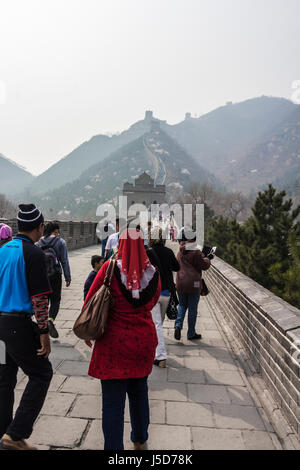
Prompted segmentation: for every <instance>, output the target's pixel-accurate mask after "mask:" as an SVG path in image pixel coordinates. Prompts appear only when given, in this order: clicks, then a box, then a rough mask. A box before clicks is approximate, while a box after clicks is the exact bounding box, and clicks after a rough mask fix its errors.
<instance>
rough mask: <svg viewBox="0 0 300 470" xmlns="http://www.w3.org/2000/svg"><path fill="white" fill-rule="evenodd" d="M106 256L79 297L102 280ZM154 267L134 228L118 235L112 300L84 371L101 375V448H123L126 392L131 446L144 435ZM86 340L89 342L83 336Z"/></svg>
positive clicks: (153, 342) (139, 444)
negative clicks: (113, 303)
mask: <svg viewBox="0 0 300 470" xmlns="http://www.w3.org/2000/svg"><path fill="white" fill-rule="evenodd" d="M108 264H109V261H107V262H106V263H105V264H104V265H103V266H102V268H101V269H100V271H99V272H98V274H97V276H96V278H95V280H94V282H93V284H92V286H91V288H90V290H89V292H88V295H87V297H86V300H85V303H86V302H88V301H89V299H90V298H91V297H92V296H93V295H94V294H95V292H96V291H97V290H98V289H99V288H100V287H101V285H102V284H103V280H104V277H105V273H106V270H107V267H108ZM160 291H161V288H160V279H159V273H158V271H157V270H156V268H155V267H154V266H152V265H151V263H150V261H149V258H148V257H147V254H146V251H145V248H144V244H143V239H142V234H141V232H140V231H137V230H135V229H128V230H126V231H124V232H123V233H122V235H121V237H120V242H119V249H118V257H117V262H116V267H115V271H114V275H113V277H112V283H111V293H112V295H113V297H114V300H115V305H114V307H113V309H112V311H111V314H110V316H109V319H108V322H107V326H106V329H105V333H104V335H103V337H102V338H101V340H99V341H96V342H95V345H94V350H93V354H92V359H91V363H90V367H89V375H90V376H92V377H95V378H97V379H100V380H101V385H102V405H103V407H102V428H103V434H104V439H105V445H104V449H105V450H123V449H124V444H123V432H124V408H125V401H126V393H127V394H128V398H129V408H130V419H131V427H132V432H131V440H132V442H133V443H134V449H136V450H140V449H143V448H144V445H145V442H146V441H147V439H148V426H149V401H148V385H147V379H148V375H150V373H151V371H152V367H153V361H154V357H155V349H156V346H157V335H156V330H155V326H154V324H153V321H152V315H151V310H152V308H153V306H154V305H155V304H156V303H157V301H158V298H159V295H160ZM87 344H88V345H89V346H91V343H90V342H87Z"/></svg>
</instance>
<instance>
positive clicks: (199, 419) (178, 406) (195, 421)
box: [167, 402, 214, 427]
mask: <svg viewBox="0 0 300 470" xmlns="http://www.w3.org/2000/svg"><path fill="white" fill-rule="evenodd" d="M167 423H168V424H175V425H186V426H206V427H214V421H213V414H212V408H211V406H210V405H207V404H202V403H184V402H172V403H171V402H167Z"/></svg>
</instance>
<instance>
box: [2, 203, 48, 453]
mask: <svg viewBox="0 0 300 470" xmlns="http://www.w3.org/2000/svg"><path fill="white" fill-rule="evenodd" d="M19 208H20V211H19V213H18V230H19V233H18V234H17V236H16V237H15V238H14V239H13V240H12V241H10V242H8V243H6V244H5V245H4V246H3V247H2V248H1V250H0V341H1V342H2V343H4V344H5V361H1V362H5V364H0V438H1V436H2V439H1V441H0V449H7V450H36V448H35V447H33V446H31V445H30V444H28V443H27V442H26V441H25V439H28V438H29V437H30V435H31V433H32V430H33V424H34V422H35V420H36V418H37V416H38V414H39V413H40V410H41V409H42V406H43V404H44V401H45V398H46V395H47V392H48V388H49V384H50V382H51V379H52V375H53V372H52V366H51V363H50V361H49V359H48V356H49V354H50V352H51V347H50V337H49V333H48V332H49V330H48V295H49V293H50V290H51V289H50V285H49V281H48V277H47V271H46V262H45V254H44V253H43V252H42V251H41V250H40V249H39V248H38V247H36V246H35V245H34V244H35V243H36V242H37V241H38V240H39V239H40V238H41V236H42V233H43V228H44V217H43V215H42V213H41V212H40V211H39V210H38V209H37V208H36V207H35V205H34V204H20V205H19ZM33 314H34V315H35V318H36V321H37V323H34V322H33V321H32V320H31V317H32V315H33ZM19 367H20V368H21V369H22V370H23V372H24V373H25V374H26V375H27V376H28V378H29V381H28V384H27V386H26V388H25V390H24V393H23V396H22V398H21V402H20V405H19V407H18V409H17V411H16V413H15V417H14V418H13V406H14V389H15V386H16V383H17V373H18V369H19Z"/></svg>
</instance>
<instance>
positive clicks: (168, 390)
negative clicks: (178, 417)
mask: <svg viewBox="0 0 300 470" xmlns="http://www.w3.org/2000/svg"><path fill="white" fill-rule="evenodd" d="M148 385H149V398H150V399H152V400H169V401H187V388H186V384H183V383H170V382H149V384H148Z"/></svg>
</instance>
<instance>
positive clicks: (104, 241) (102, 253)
mask: <svg viewBox="0 0 300 470" xmlns="http://www.w3.org/2000/svg"><path fill="white" fill-rule="evenodd" d="M106 242H107V238H105V239H104V240H101V256H103V258H104V256H105V247H106Z"/></svg>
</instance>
